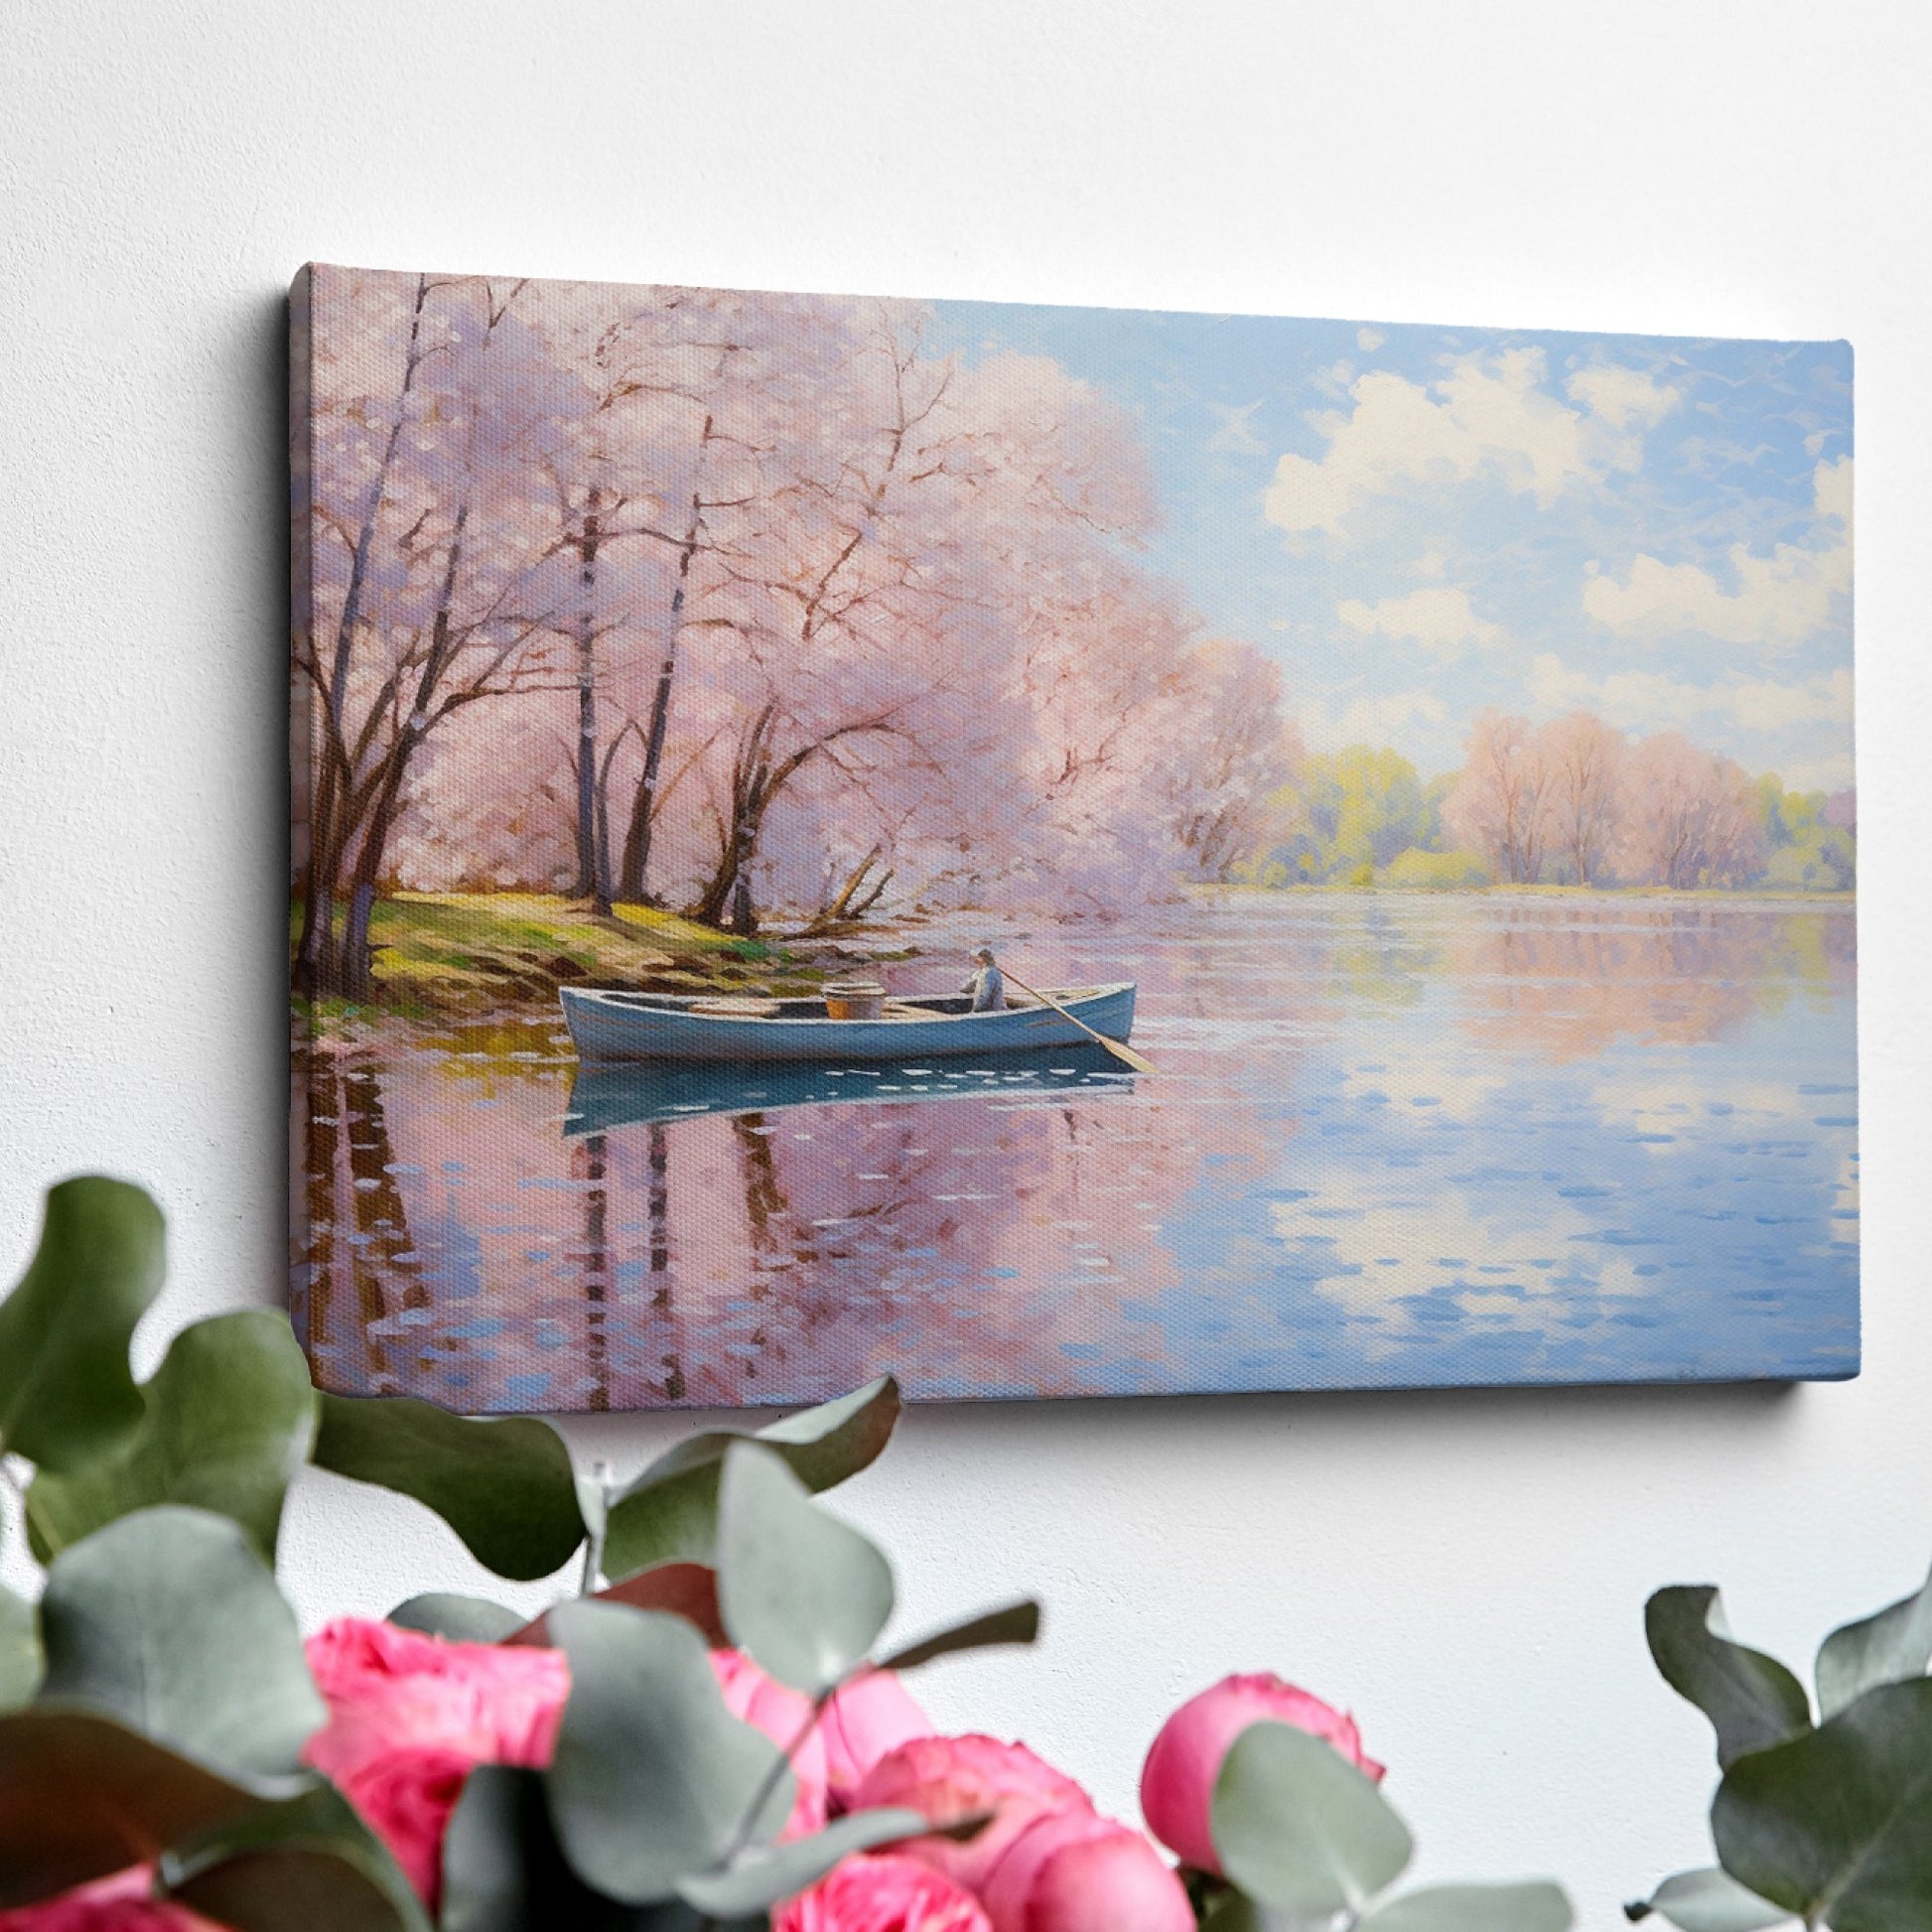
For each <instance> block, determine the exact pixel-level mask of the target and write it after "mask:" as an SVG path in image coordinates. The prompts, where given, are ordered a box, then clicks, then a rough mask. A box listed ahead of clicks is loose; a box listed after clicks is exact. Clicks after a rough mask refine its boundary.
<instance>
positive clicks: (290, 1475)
mask: <svg viewBox="0 0 1932 1932" xmlns="http://www.w3.org/2000/svg"><path fill="white" fill-rule="evenodd" d="M141 1396H142V1404H143V1409H142V1416H141V1422H140V1426H139V1427H138V1428H137V1429H136V1430H135V1432H134V1434H133V1435H132V1436H131V1437H130V1438H129V1439H128V1440H127V1442H126V1443H125V1444H124V1445H122V1446H121V1448H120V1449H117V1450H116V1451H115V1452H114V1453H113V1454H111V1455H106V1456H100V1457H96V1458H95V1459H94V1460H93V1461H90V1462H86V1463H83V1464H82V1465H81V1466H80V1467H78V1468H76V1469H72V1470H70V1471H68V1472H65V1473H64V1472H62V1471H59V1470H53V1469H43V1470H42V1471H41V1472H40V1474H39V1475H37V1476H36V1477H35V1479H34V1484H33V1487H32V1488H31V1489H30V1490H29V1491H28V1497H27V1506H28V1525H29V1528H30V1531H31V1533H32V1536H33V1541H34V1554H35V1555H36V1556H38V1557H39V1558H40V1559H41V1561H42V1562H43V1563H47V1562H51V1561H52V1559H53V1558H54V1556H55V1555H56V1554H57V1553H58V1552H59V1551H61V1550H64V1549H66V1548H67V1547H68V1545H69V1544H70V1543H77V1542H79V1541H80V1539H81V1538H82V1537H83V1536H87V1535H89V1534H91V1533H92V1532H93V1531H94V1530H97V1529H99V1528H100V1527H101V1526H102V1525H103V1524H105V1523H111V1522H113V1521H114V1519H115V1518H116V1517H120V1516H125V1515H127V1514H128V1513H129V1512H130V1511H132V1510H136V1509H146V1508H148V1507H150V1506H151V1505H153V1504H155V1503H187V1504H190V1505H191V1506H193V1507H195V1508H198V1509H209V1510H213V1511H215V1512H216V1513H217V1514H219V1515H222V1516H227V1517H230V1518H232V1519H233V1520H234V1521H235V1522H237V1523H239V1524H240V1525H241V1527H242V1528H243V1529H244V1530H246V1531H247V1533H248V1536H249V1539H250V1541H252V1542H253V1544H254V1546H255V1548H256V1550H257V1551H259V1552H260V1554H261V1556H262V1558H263V1560H264V1561H265V1562H268V1563H273V1562H274V1561H275V1537H276V1532H277V1530H278V1529H279V1528H280V1525H281V1520H282V1499H283V1497H284V1495H285V1494H286V1493H287V1491H288V1486H289V1484H290V1483H291V1482H293V1481H294V1480H295V1477H296V1475H297V1474H298V1473H299V1471H300V1470H301V1468H302V1467H303V1465H304V1464H305V1463H306V1462H307V1461H308V1459H309V1449H310V1445H311V1444H312V1443H313V1442H314V1440H315V1430H316V1422H315V1406H316V1404H315V1391H314V1390H313V1389H312V1388H311V1387H310V1386H309V1367H308V1364H307V1363H306V1362H305V1361H304V1360H303V1359H302V1350H301V1349H300V1348H299V1347H298V1346H297V1345H296V1340H295V1336H294V1334H293V1332H292V1331H291V1330H290V1328H289V1323H288V1317H287V1316H286V1315H283V1314H277V1313H274V1312H273V1311H270V1310H268V1309H243V1310H238V1311H235V1312H234V1313H232V1314H218V1315H214V1316H212V1317H211V1318H209V1319H208V1320H207V1321H198V1322H196V1323H194V1324H193V1325H192V1326H191V1327H187V1328H184V1329H183V1330H182V1331H181V1333H180V1334H178V1335H177V1336H176V1337H175V1339H174V1341H173V1343H172V1344H171V1345H170V1347H169V1349H168V1354H167V1357H166V1359H165V1360H164V1361H163V1362H162V1364H161V1367H160V1368H159V1369H158V1370H157V1371H156V1372H155V1375H154V1379H153V1380H152V1381H150V1382H148V1383H147V1384H146V1385H145V1386H144V1387H143V1389H142V1391H141Z"/></svg>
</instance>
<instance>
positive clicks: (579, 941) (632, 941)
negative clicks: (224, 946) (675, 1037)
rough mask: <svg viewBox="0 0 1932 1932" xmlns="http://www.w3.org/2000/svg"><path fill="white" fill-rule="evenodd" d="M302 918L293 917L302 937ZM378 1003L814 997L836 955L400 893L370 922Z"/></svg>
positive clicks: (553, 903) (549, 903)
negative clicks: (600, 987)
mask: <svg viewBox="0 0 1932 1932" xmlns="http://www.w3.org/2000/svg"><path fill="white" fill-rule="evenodd" d="M301 918H302V908H301V907H300V905H297V906H296V907H295V908H294V912H293V915H292V927H291V930H294V929H297V928H299V927H300V924H301ZM369 934H370V942H371V945H372V947H373V949H374V953H375V1000H374V1004H375V1005H377V1006H380V1007H383V1008H388V1009H393V1010H398V1011H405V1012H406V1011H411V1010H416V1011H435V1012H449V1011H452V1010H455V1011H464V1010H475V1009H480V1008H484V1007H489V1008H496V1007H501V1006H503V1005H504V1004H506V1003H509V1004H521V1003H529V1004H543V1005H548V1004H550V1003H551V1002H553V1001H554V1000H555V998H556V993H557V988H558V987H559V986H563V985H567V984H570V983H572V982H578V981H581V982H585V983H588V984H593V985H595V984H617V985H623V986H633V987H638V988H642V989H644V990H646V991H650V992H660V993H713V992H721V991H731V992H745V991H750V990H753V989H757V990H759V991H765V990H769V991H772V992H779V993H782V992H791V991H800V992H802V991H809V990H810V989H811V988H812V987H814V986H816V985H817V984H818V982H819V981H820V980H821V979H822V978H823V977H824V976H825V974H826V973H827V972H828V971H830V970H834V969H836V968H837V966H838V965H839V964H840V961H839V960H838V958H837V957H836V956H825V955H821V954H818V953H814V952H802V951H799V950H797V949H795V948H790V947H786V946H783V945H778V944H772V943H767V942H765V941H761V940H757V939H740V938H735V937H733V936H732V935H731V934H730V933H725V932H719V931H716V930H715V929H713V928H712V927H710V926H705V925H698V924H696V923H695V922H694V921H692V920H690V919H684V918H680V917H678V915H677V914H676V913H674V912H658V911H652V910H649V909H648V908H646V907H643V906H631V905H625V906H620V907H619V908H618V909H617V910H616V911H614V912H613V913H611V914H609V915H608V916H601V915H599V914H597V913H595V912H593V911H591V910H590V908H589V907H588V906H586V905H585V904H583V903H582V902H581V901H578V900H572V899H566V898H562V897H554V896H551V895H547V894H539V893H438V894H431V893H397V894H395V895H394V896H393V897H388V898H383V899H379V900H378V901H377V902H376V905H375V909H374V912H373V914H372V915H371V918H370V925H369Z"/></svg>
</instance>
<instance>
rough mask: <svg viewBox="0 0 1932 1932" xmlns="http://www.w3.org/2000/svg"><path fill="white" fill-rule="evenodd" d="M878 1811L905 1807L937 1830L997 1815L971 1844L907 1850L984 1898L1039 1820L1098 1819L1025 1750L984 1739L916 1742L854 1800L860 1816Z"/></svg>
mask: <svg viewBox="0 0 1932 1932" xmlns="http://www.w3.org/2000/svg"><path fill="white" fill-rule="evenodd" d="M874 1806H902V1807H904V1808H905V1809H906V1810H909V1811H916V1812H918V1813H919V1814H920V1815H921V1816H922V1817H924V1818H925V1820H926V1821H927V1822H928V1823H929V1824H933V1825H949V1824H952V1823H954V1822H955V1821H957V1820H959V1819H961V1818H969V1817H971V1816H973V1815H974V1814H975V1813H978V1812H989V1811H990V1812H992V1813H993V1822H992V1823H991V1824H989V1825H988V1826H986V1827H985V1829H984V1830H982V1831H980V1832H978V1833H976V1834H975V1835H974V1837H972V1838H971V1839H969V1840H968V1841H966V1842H965V1843H964V1844H961V1843H959V1842H958V1841H956V1840H953V1839H947V1838H920V1839H913V1840H911V1841H910V1842H909V1843H908V1844H907V1845H906V1846H904V1847H903V1848H902V1849H903V1850H904V1851H905V1852H906V1853H907V1854H908V1855H909V1856H911V1857H913V1858H916V1859H918V1860H920V1861H921V1862H922V1863H926V1864H929V1865H931V1866H932V1868H933V1869H934V1870H935V1871H942V1872H944V1873H945V1875H946V1876H947V1877H948V1878H950V1879H952V1880H953V1881H954V1883H955V1884H960V1885H964V1886H965V1887H966V1889H967V1890H968V1891H970V1892H973V1893H975V1894H976V1895H978V1896H979V1897H981V1898H984V1897H985V1896H986V1886H987V1882H988V1880H989V1879H990V1878H991V1877H992V1875H993V1872H994V1869H995V1867H996V1866H997V1865H998V1864H999V1863H1000V1861H1001V1859H1003V1858H1004V1857H1005V1856H1006V1853H1007V1849H1008V1847H1009V1846H1011V1845H1012V1844H1013V1842H1014V1840H1015V1839H1017V1838H1018V1837H1019V1836H1020V1834H1021V1833H1022V1832H1024V1831H1025V1830H1026V1829H1027V1828H1028V1826H1030V1825H1032V1824H1033V1823H1034V1821H1035V1819H1037V1818H1039V1817H1040V1816H1041V1815H1042V1814H1045V1813H1050V1812H1059V1811H1071V1812H1077V1813H1079V1814H1080V1815H1082V1816H1084V1817H1092V1815H1093V1802H1092V1800H1091V1799H1089V1798H1088V1796H1087V1794H1086V1793H1085V1792H1084V1791H1082V1790H1081V1789H1080V1787H1079V1786H1078V1785H1077V1784H1075V1783H1074V1782H1073V1780H1072V1779H1071V1778H1069V1777H1067V1776H1066V1775H1065V1774H1064V1773H1062V1772H1059V1771H1056V1770H1054V1769H1053V1767H1052V1766H1051V1765H1050V1764H1048V1763H1046V1762H1045V1761H1044V1760H1043V1759H1042V1758H1039V1757H1036V1756H1035V1754H1034V1753H1033V1752H1032V1751H1030V1750H1029V1749H1028V1748H1027V1747H1026V1745H1025V1744H1003V1743H1001V1742H1000V1741H999V1739H998V1738H996V1737H982V1736H965V1737H915V1738H913V1739H911V1740H910V1741H909V1742H907V1743H904V1744H900V1745H899V1746H898V1747H897V1749H896V1750H893V1751H889V1752H888V1753H887V1754H886V1756H884V1757H883V1758H881V1759H880V1760H879V1762H878V1763H877V1764H875V1765H874V1766H873V1768H872V1769H871V1770H870V1771H869V1772H868V1773H867V1774H866V1776H865V1777H864V1779H863V1780H861V1782H860V1785H859V1788H858V1790H857V1791H856V1792H855V1793H854V1795H853V1808H854V1809H855V1810H869V1809H871V1808H872V1807H874Z"/></svg>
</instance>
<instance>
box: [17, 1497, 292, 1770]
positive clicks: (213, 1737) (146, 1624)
mask: <svg viewBox="0 0 1932 1932" xmlns="http://www.w3.org/2000/svg"><path fill="white" fill-rule="evenodd" d="M41 1641H42V1643H43V1644H44V1645H45V1646H46V1651H47V1676H46V1679H45V1681H44V1683H43V1685H42V1687H41V1696H42V1697H43V1698H44V1699H47V1700H50V1701H54V1700H58V1701H62V1702H66V1703H70V1704H75V1705H81V1706H85V1707H86V1708H88V1709H90V1710H93V1711H96V1712H99V1713H101V1714H102V1715H103V1716H106V1717H110V1718H114V1719H116V1720H118V1721H119V1722H120V1723H122V1724H125V1725H129V1726H130V1727H131V1728H133V1729H136V1730H139V1731H142V1732H144V1733H145V1734H146V1735H148V1736H150V1737H152V1738H154V1739H155V1740H156V1741H157V1742H159V1743H163V1744H166V1745H168V1746H169V1747H170V1748H171V1749H174V1750H177V1751H180V1752H182V1753H183V1754H184V1755H185V1756H188V1757H192V1758H195V1759H196V1760H198V1761H199V1762H201V1763H203V1764H206V1765H207V1766H208V1767H209V1768H210V1769H213V1770H217V1771H220V1772H223V1773H225V1774H226V1775H228V1776H231V1777H234V1778H238V1779H248V1778H273V1777H276V1776H278V1775H284V1774H291V1773H293V1772H295V1771H296V1769H297V1767H298V1759H299V1753H300V1751H301V1749H302V1745H303V1743H304V1742H305V1741H306V1740H307V1738H308V1737H309V1735H310V1733H311V1732H313V1731H314V1730H316V1729H317V1728H318V1727H319V1726H320V1725H321V1724H322V1723H323V1721H324V1719H325V1718H326V1717H327V1715H328V1713H327V1711H326V1710H325V1708H324V1706H323V1702H322V1700H321V1698H320V1697H318V1696H317V1695H316V1688H315V1685H314V1684H313V1683H312V1682H311V1680H310V1677H309V1668H308V1665H307V1663H306V1662H305V1661H304V1659H303V1655H302V1640H301V1638H300V1636H299V1635H298V1634H297V1632H296V1627H295V1617H294V1615H293V1613H292V1612H291V1611H290V1609H289V1606H288V1605H287V1603H285V1602H284V1601H283V1600H282V1597H281V1595H280V1593H279V1592H278V1591H277V1590H276V1587H275V1580H274V1578H273V1577H272V1576H271V1575H270V1574H269V1572H268V1571H267V1569H266V1568H265V1567H264V1566H263V1564H262V1562H261V1559H260V1558H259V1557H257V1556H256V1555H255V1553H254V1551H253V1550H252V1549H251V1548H250V1547H249V1544H248V1540H247V1538H246V1537H245V1536H243V1534H242V1533H241V1531H240V1529H239V1528H237V1527H236V1525H235V1524H233V1523H231V1522H230V1521H229V1520H228V1519H227V1518H226V1517H225V1516H215V1515H211V1514H210V1513H208V1512H207V1511H206V1510H199V1509H183V1508H180V1507H178V1506H176V1505H174V1504H168V1505H164V1506H163V1507H161V1508H159V1509H144V1510H139V1511H137V1512H136V1513H135V1514H134V1515H132V1516H123V1517H122V1518H121V1519H120V1520H119V1521H118V1522H114V1523H110V1524H108V1526H107V1527H106V1528H105V1529H104V1530H96V1531H95V1532H94V1534H93V1535H92V1536H90V1537H87V1538H86V1539H84V1540H83V1541H82V1542H79V1543H76V1544H74V1545H73V1547H72V1548H71V1549H69V1550H64V1551H63V1552H62V1553H61V1555H60V1556H58V1557H57V1558H56V1559H55V1560H54V1564H53V1567H52V1568H51V1569H50V1570H49V1571H48V1574H47V1588H46V1592H45V1594H44V1595H43V1596H42V1598H41Z"/></svg>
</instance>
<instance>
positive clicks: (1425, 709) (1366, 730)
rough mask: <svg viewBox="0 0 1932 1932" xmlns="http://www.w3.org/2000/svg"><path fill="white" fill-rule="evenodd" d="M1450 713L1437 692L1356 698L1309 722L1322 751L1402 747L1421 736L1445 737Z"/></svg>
mask: <svg viewBox="0 0 1932 1932" xmlns="http://www.w3.org/2000/svg"><path fill="white" fill-rule="evenodd" d="M1448 724H1449V706H1448V705H1447V704H1445V703H1444V702H1443V700H1442V699H1441V698H1439V697H1438V696H1437V695H1436V693H1435V692H1434V691H1391V692H1388V693H1386V694H1385V695H1383V696H1381V697H1373V698H1356V699H1353V700H1352V701H1351V702H1350V703H1348V704H1346V705H1344V706H1343V707H1342V709H1341V710H1340V711H1336V712H1324V713H1322V714H1320V715H1317V716H1316V717H1314V718H1312V719H1311V720H1310V721H1309V734H1308V736H1309V742H1310V744H1311V745H1313V746H1315V747H1316V748H1317V749H1320V750H1328V749H1333V748H1337V747H1340V746H1343V745H1401V746H1404V747H1405V748H1407V747H1408V746H1410V745H1411V744H1412V743H1413V742H1414V740H1415V739H1416V738H1418V737H1419V736H1434V735H1437V734H1440V733H1442V732H1443V731H1444V730H1445V729H1446V728H1447V726H1448Z"/></svg>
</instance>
